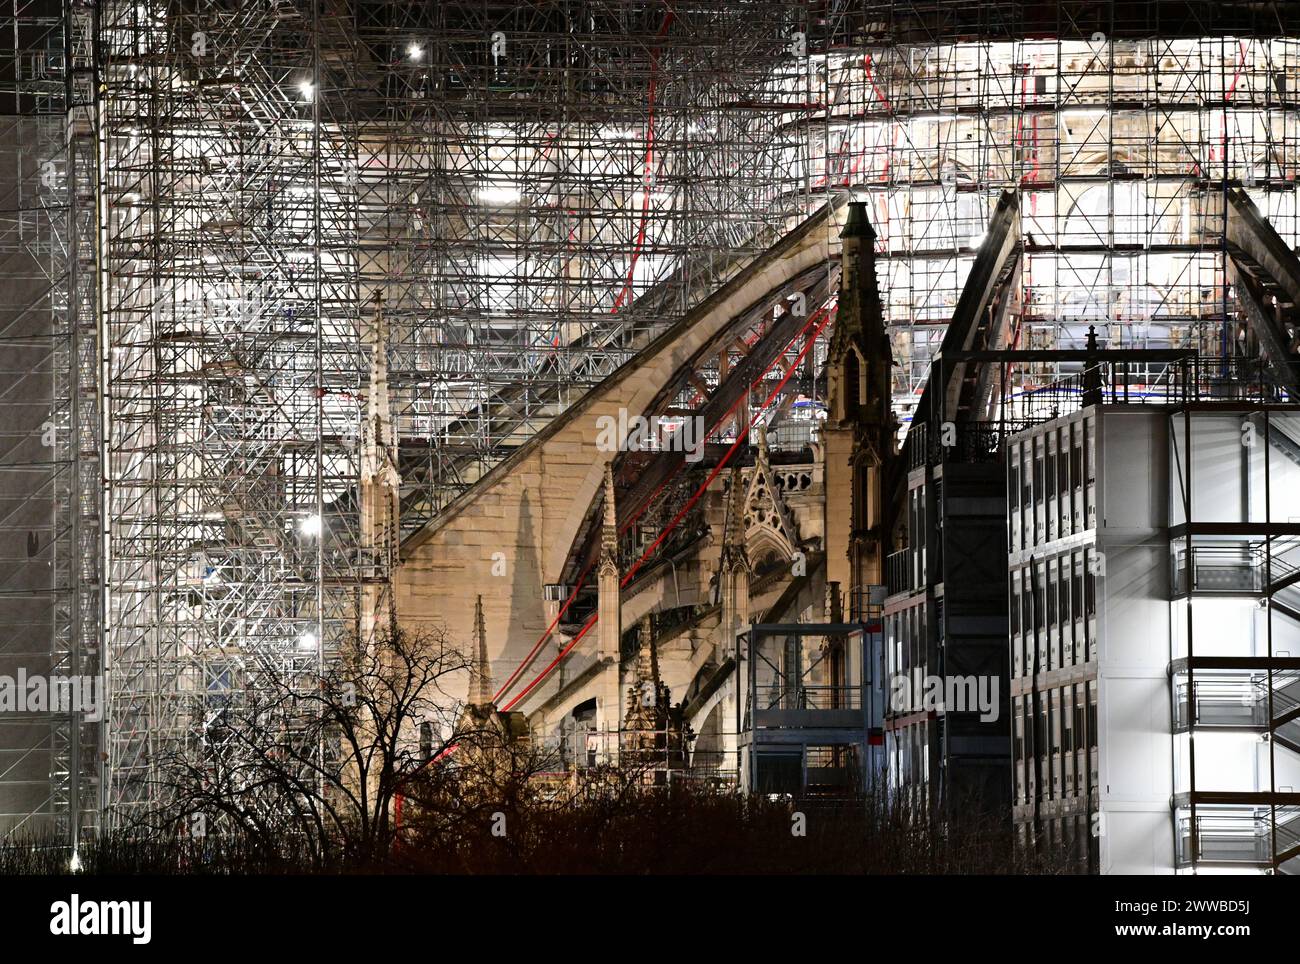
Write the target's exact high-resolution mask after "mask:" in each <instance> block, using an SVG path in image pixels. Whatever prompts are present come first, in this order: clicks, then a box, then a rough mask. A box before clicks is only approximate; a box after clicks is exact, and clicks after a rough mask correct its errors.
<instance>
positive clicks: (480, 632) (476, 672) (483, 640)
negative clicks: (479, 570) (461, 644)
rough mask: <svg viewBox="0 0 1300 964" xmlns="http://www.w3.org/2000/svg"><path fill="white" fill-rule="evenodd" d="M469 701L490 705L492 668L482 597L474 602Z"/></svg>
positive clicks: (479, 704) (476, 704)
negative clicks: (489, 658) (472, 653)
mask: <svg viewBox="0 0 1300 964" xmlns="http://www.w3.org/2000/svg"><path fill="white" fill-rule="evenodd" d="M469 672H470V693H469V701H470V703H471V704H473V705H474V706H491V705H492V668H491V666H490V664H489V663H488V655H487V628H486V625H485V623H484V621H483V597H482V596H479V597H478V600H477V602H475V604H474V658H473V660H472V661H471V663H470V671H469Z"/></svg>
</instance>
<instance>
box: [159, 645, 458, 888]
mask: <svg viewBox="0 0 1300 964" xmlns="http://www.w3.org/2000/svg"><path fill="white" fill-rule="evenodd" d="M468 669H469V661H468V659H467V657H466V656H465V654H464V653H463V652H462V650H461V649H460V648H459V647H456V646H454V645H452V644H451V643H450V642H449V641H448V640H447V638H446V637H445V635H443V634H442V633H440V632H436V631H424V632H412V631H408V630H406V629H403V628H401V627H399V626H391V627H383V628H380V629H379V630H377V631H376V633H375V634H374V635H373V637H372V638H371V639H369V640H366V641H364V642H363V641H362V640H360V639H358V638H357V637H356V636H349V637H348V638H346V639H344V640H343V642H342V644H341V646H340V649H339V651H338V653H337V654H336V656H335V657H334V658H332V659H331V660H330V661H329V665H328V668H327V669H326V671H325V672H324V673H323V674H318V673H316V672H315V669H314V667H313V668H311V669H304V670H302V671H299V672H294V673H291V674H285V673H284V672H283V671H282V670H279V669H277V668H275V667H270V666H264V667H258V668H257V669H256V671H255V672H253V673H250V674H249V678H248V680H247V685H246V686H245V687H244V688H242V689H241V690H240V691H239V692H238V693H237V694H234V695H233V696H232V697H231V699H230V700H229V701H228V703H227V705H225V706H222V707H220V708H219V709H217V710H216V711H214V712H212V713H211V714H210V718H209V720H208V722H207V725H206V727H205V730H204V737H203V741H202V746H201V747H200V748H198V749H197V751H196V750H195V749H194V748H191V749H190V750H189V751H188V752H184V753H175V754H173V755H172V756H171V757H170V758H169V759H167V760H166V761H164V764H165V765H164V766H163V767H162V768H161V769H162V772H163V773H165V774H166V776H165V777H164V778H163V780H164V782H165V784H166V787H165V789H166V791H167V793H168V795H169V796H170V798H171V799H172V801H173V804H172V806H170V807H169V808H168V814H167V819H168V820H169V821H170V822H171V823H172V827H173V828H174V829H176V830H179V832H181V833H186V834H190V835H202V834H207V833H213V832H226V833H235V834H239V835H242V836H244V837H246V838H248V839H250V840H251V841H253V842H255V844H256V845H258V846H261V847H263V848H264V849H265V851H266V852H267V853H268V854H274V853H275V852H276V851H277V850H278V849H280V848H281V847H282V846H283V845H284V843H285V841H286V838H298V839H297V840H296V841H295V844H296V845H298V846H301V844H302V843H304V842H305V844H306V846H307V849H308V850H309V852H310V853H312V854H314V855H315V857H316V859H317V860H319V861H320V862H321V863H330V862H336V861H340V860H342V861H347V862H349V863H356V862H362V863H364V862H367V861H372V860H376V859H382V858H383V856H384V855H386V854H387V853H388V851H389V849H390V847H391V845H392V841H393V813H394V802H395V800H396V799H397V797H398V796H399V795H400V794H403V793H410V792H418V787H419V786H421V785H422V784H423V783H425V782H428V781H430V780H433V779H436V778H437V777H438V776H439V775H440V774H441V771H442V768H441V767H438V766H434V765H431V764H432V763H433V762H434V761H438V760H441V759H444V758H445V757H447V756H448V755H449V754H451V753H453V752H454V750H455V748H457V747H459V746H460V745H461V744H464V743H466V741H472V740H474V739H475V736H474V734H473V733H472V732H467V731H466V729H465V727H464V723H465V721H466V720H467V719H469V717H468V715H467V714H466V713H465V712H464V710H463V705H462V704H461V703H460V702H459V701H458V700H456V699H455V698H454V697H453V696H452V694H451V693H450V691H449V684H450V683H451V682H452V681H453V680H454V679H455V678H456V677H457V676H459V675H463V674H464V673H465V672H466V671H467V670H468ZM295 849H297V847H296V848H295Z"/></svg>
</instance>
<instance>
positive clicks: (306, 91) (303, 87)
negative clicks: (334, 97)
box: [298, 80, 316, 101]
mask: <svg viewBox="0 0 1300 964" xmlns="http://www.w3.org/2000/svg"><path fill="white" fill-rule="evenodd" d="M298 89H299V90H300V91H302V99H303V100H305V101H310V100H311V98H312V94H314V93H315V91H316V85H315V84H313V83H312V82H311V81H310V80H304V81H302V82H301V83H299V84H298Z"/></svg>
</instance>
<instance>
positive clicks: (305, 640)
mask: <svg viewBox="0 0 1300 964" xmlns="http://www.w3.org/2000/svg"><path fill="white" fill-rule="evenodd" d="M298 648H299V649H302V650H311V649H315V648H316V634H315V633H313V632H312V631H311V630H310V629H306V630H303V632H302V635H300V636H299V637H298Z"/></svg>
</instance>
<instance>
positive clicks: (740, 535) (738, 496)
mask: <svg viewBox="0 0 1300 964" xmlns="http://www.w3.org/2000/svg"><path fill="white" fill-rule="evenodd" d="M748 565H749V556H748V553H747V552H746V551H745V486H744V484H743V482H742V480H741V476H740V466H738V465H733V466H732V467H731V476H730V479H729V488H728V490H727V511H726V519H725V521H724V523H723V527H722V568H723V569H724V570H726V569H731V568H734V567H736V566H743V567H747V566H748Z"/></svg>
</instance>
